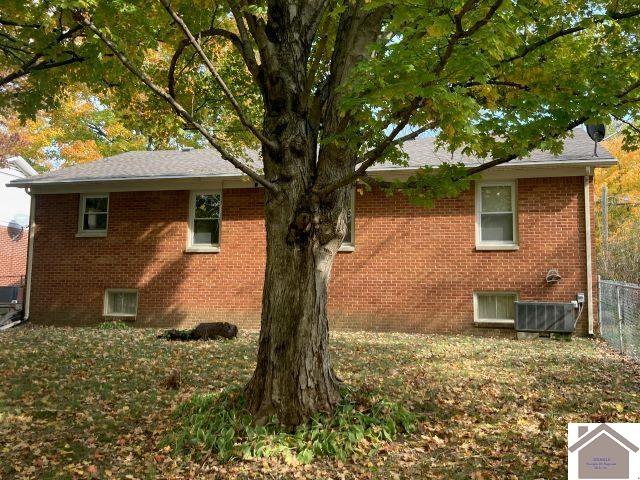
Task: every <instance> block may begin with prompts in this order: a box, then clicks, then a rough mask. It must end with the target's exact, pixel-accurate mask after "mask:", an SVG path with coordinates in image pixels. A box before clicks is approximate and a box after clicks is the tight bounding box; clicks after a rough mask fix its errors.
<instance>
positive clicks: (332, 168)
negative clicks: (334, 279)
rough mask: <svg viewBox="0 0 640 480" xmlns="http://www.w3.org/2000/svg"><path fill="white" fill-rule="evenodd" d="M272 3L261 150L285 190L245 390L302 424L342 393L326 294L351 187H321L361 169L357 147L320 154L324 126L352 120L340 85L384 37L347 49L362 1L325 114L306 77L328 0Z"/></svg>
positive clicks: (277, 204)
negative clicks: (327, 190)
mask: <svg viewBox="0 0 640 480" xmlns="http://www.w3.org/2000/svg"><path fill="white" fill-rule="evenodd" d="M269 5H270V7H269V17H268V21H267V26H266V28H265V38H264V39H263V41H262V46H261V49H260V55H261V58H262V59H263V62H262V67H261V71H260V74H261V75H260V81H261V90H262V95H263V100H264V104H265V116H264V120H263V131H264V133H265V135H266V136H267V138H270V139H273V140H275V142H274V143H275V144H276V145H277V148H274V149H273V150H272V149H271V147H268V146H264V145H263V150H262V154H263V155H262V156H263V162H264V174H265V177H266V178H267V179H268V180H269V181H270V182H272V183H274V184H276V185H277V186H278V191H277V192H274V191H271V190H265V221H266V239H267V263H266V269H265V279H264V289H263V298H262V319H261V325H260V342H259V345H258V359H257V365H256V369H255V371H254V373H253V377H252V378H251V380H250V382H249V384H248V385H247V387H246V389H245V394H246V398H247V405H248V408H249V409H250V411H251V412H253V414H254V415H255V417H256V419H257V421H263V420H265V419H266V418H267V417H269V416H271V415H276V416H277V417H278V420H279V421H280V422H281V423H283V424H286V425H290V426H295V425H299V424H301V423H304V422H305V421H307V420H308V419H309V417H310V416H312V415H313V414H315V413H317V412H331V411H332V410H333V408H334V407H335V406H336V404H337V403H338V402H339V400H340V391H339V381H338V380H337V378H336V376H335V375H334V372H333V369H332V367H331V361H330V357H329V325H328V319H327V295H328V287H329V277H330V274H331V268H332V266H333V260H334V258H335V256H336V253H337V251H338V248H339V247H340V243H341V242H342V239H343V237H344V234H345V233H346V229H347V213H348V208H349V205H350V192H351V190H350V188H342V189H339V190H337V191H335V192H333V193H332V194H330V195H328V196H327V197H323V198H318V196H317V195H315V194H314V193H313V189H314V185H317V184H328V183H329V182H331V181H335V180H336V179H338V178H342V177H343V176H344V175H346V174H347V173H348V172H350V171H353V168H354V167H355V162H356V159H355V153H354V152H356V151H357V148H352V151H349V149H348V148H346V147H344V146H342V147H340V146H336V145H330V144H325V145H323V146H322V148H321V149H320V152H318V135H319V131H320V128H321V125H322V131H323V132H324V134H325V135H327V136H331V135H332V134H334V133H339V132H340V131H342V130H341V129H342V128H343V127H344V125H342V124H343V123H348V122H349V118H345V117H344V116H343V115H341V113H340V110H339V108H338V102H337V101H336V99H337V97H335V91H334V90H336V89H338V87H339V86H340V84H341V80H340V79H342V78H346V76H347V73H348V70H349V69H350V68H351V67H352V66H353V64H354V63H355V60H354V59H356V58H360V57H361V56H362V55H364V54H365V53H366V47H367V45H368V44H370V43H371V40H372V39H375V36H373V37H372V38H370V37H371V35H368V34H367V35H364V37H366V38H364V40H362V42H361V45H360V44H357V45H356V47H357V48H355V52H354V51H353V50H352V49H350V48H348V47H349V45H348V43H349V42H348V41H355V39H357V38H359V37H358V35H357V31H358V30H360V31H362V29H361V28H360V27H362V25H361V23H362V22H364V19H367V18H369V17H370V15H369V13H368V11H366V10H363V9H360V8H359V7H357V8H356V7H353V8H354V9H355V10H354V11H355V12H356V13H354V14H351V13H350V14H349V15H346V17H347V19H346V20H345V23H347V24H349V28H348V30H349V32H350V33H349V35H347V37H348V38H346V39H345V40H344V42H343V43H345V45H343V48H342V50H344V51H345V52H350V53H348V54H345V55H339V56H340V58H342V57H345V58H346V60H344V62H343V63H344V64H345V65H344V68H338V69H337V70H336V71H334V70H332V72H331V76H332V77H335V79H337V80H331V81H330V82H328V84H327V90H326V91H327V92H328V94H329V95H334V98H333V99H331V100H329V99H327V101H326V106H325V108H324V109H323V108H320V109H317V112H320V113H319V115H320V116H322V117H323V120H322V121H320V120H319V118H318V117H317V115H316V114H313V111H316V110H314V109H315V107H314V105H315V104H314V103H313V102H314V101H313V100H310V97H309V93H310V92H309V91H307V89H306V87H305V85H306V83H307V75H308V71H307V65H308V60H309V55H310V52H311V46H312V43H313V39H314V38H315V31H316V28H317V26H318V23H319V21H320V19H321V17H322V13H323V11H324V10H325V8H326V7H327V5H328V2H324V1H311V0H309V1H307V2H301V3H300V4H298V5H293V4H291V3H287V2H275V1H274V2H270V4H269ZM361 10H363V11H361ZM378 17H380V15H378V14H376V15H373V17H372V18H373V20H371V21H377V20H376V19H378ZM380 18H381V17H380ZM347 20H348V21H347ZM378 20H379V19H378ZM365 30H366V31H367V32H368V30H367V29H365ZM320 97H322V95H320ZM323 111H324V113H322V112H323Z"/></svg>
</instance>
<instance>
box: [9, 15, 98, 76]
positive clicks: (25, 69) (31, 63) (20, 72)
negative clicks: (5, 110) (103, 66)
mask: <svg viewBox="0 0 640 480" xmlns="http://www.w3.org/2000/svg"><path fill="white" fill-rule="evenodd" d="M4 22H5V24H6V22H7V20H5V21H4ZM19 26H25V25H19ZM25 27H26V26H25ZM30 28H35V27H31V26H30ZM83 28H84V27H83V25H80V24H78V25H74V26H73V27H71V28H69V30H67V31H66V32H61V33H60V34H59V35H58V36H57V37H56V38H55V39H54V40H53V41H52V42H50V43H49V44H48V45H46V46H45V47H44V48H43V49H42V50H41V51H40V52H38V53H35V54H34V55H33V56H32V57H31V58H30V59H29V60H27V61H25V62H24V63H23V64H22V65H21V66H20V67H19V68H18V69H17V70H15V71H13V72H11V73H9V74H7V75H5V76H4V77H0V87H2V86H3V85H6V84H8V83H11V82H13V81H14V80H17V79H19V78H21V77H24V76H26V75H29V74H30V73H31V72H34V71H41V70H48V69H51V68H56V67H62V66H65V65H69V64H72V63H78V62H83V61H85V60H86V59H85V58H84V57H81V56H79V55H76V54H75V53H74V52H67V53H71V57H70V58H67V59H64V60H57V61H54V60H53V59H50V60H44V61H42V62H38V60H40V59H41V58H43V57H44V56H45V52H46V51H47V50H48V49H49V48H51V47H53V46H54V45H57V44H60V43H62V42H63V41H65V40H67V39H69V38H71V37H73V36H74V35H75V34H76V33H78V32H79V31H80V30H82V29H83Z"/></svg>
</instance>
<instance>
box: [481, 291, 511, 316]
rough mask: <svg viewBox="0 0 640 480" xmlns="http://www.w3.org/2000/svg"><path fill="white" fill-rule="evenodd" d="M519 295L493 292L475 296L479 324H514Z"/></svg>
mask: <svg viewBox="0 0 640 480" xmlns="http://www.w3.org/2000/svg"><path fill="white" fill-rule="evenodd" d="M517 300H518V294H517V293H514V292H491V293H476V294H474V302H473V310H474V317H475V321H476V322H477V323H483V322H486V323H513V321H514V320H515V319H516V305H515V303H514V302H516V301H517Z"/></svg>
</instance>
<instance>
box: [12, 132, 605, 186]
mask: <svg viewBox="0 0 640 480" xmlns="http://www.w3.org/2000/svg"><path fill="white" fill-rule="evenodd" d="M434 141H435V139H434V138H431V137H429V138H419V139H415V140H412V141H408V142H406V143H405V144H404V146H403V149H404V151H405V152H406V153H407V154H408V157H409V158H408V168H414V169H415V168H418V167H422V166H427V165H429V166H437V165H440V164H441V163H444V162H450V163H452V162H453V163H457V162H463V163H465V164H466V165H469V166H474V165H478V164H480V163H482V162H481V161H480V160H479V159H476V158H472V157H468V156H463V155H461V154H460V153H458V152H456V153H454V154H453V155H452V154H451V153H449V152H446V151H444V150H440V151H436V149H435V147H434ZM598 155H599V156H598V157H594V156H593V141H592V140H591V139H590V138H589V137H588V136H587V134H586V132H585V131H584V130H581V129H577V130H575V131H574V136H573V138H569V139H567V140H566V141H565V145H564V151H563V153H562V154H561V155H558V156H555V155H553V154H551V153H549V152H542V151H539V150H536V151H534V152H532V153H531V155H530V156H529V157H527V158H523V159H518V160H514V161H512V162H509V164H506V165H505V166H504V167H508V166H510V165H563V164H565V165H566V164H574V163H589V164H601V165H608V164H611V163H612V162H613V161H614V160H615V159H614V158H613V157H612V156H611V154H610V153H609V152H608V151H606V149H605V148H604V147H602V146H599V147H598ZM254 157H255V155H254ZM253 167H254V168H261V167H262V164H261V162H260V160H259V159H258V158H255V159H254V160H253ZM403 168H404V169H406V168H407V167H406V166H405V167H399V166H396V165H391V164H379V165H375V166H374V167H373V168H372V169H371V170H374V171H393V170H398V169H403ZM241 175H242V174H241V173H240V172H239V171H238V170H237V169H235V168H234V167H233V166H232V165H231V164H230V163H229V162H227V161H225V160H223V159H222V158H221V157H220V155H219V154H218V153H217V152H216V151H215V150H212V149H201V150H186V151H181V150H157V151H134V152H126V153H121V154H119V155H114V156H112V157H107V158H103V159H100V160H96V161H94V162H91V163H84V164H80V165H74V166H72V167H68V168H63V169H60V170H56V171H53V172H48V173H45V174H43V175H38V176H35V177H30V178H25V179H20V180H14V181H13V182H11V184H12V185H14V186H29V185H41V184H56V183H76V182H96V181H118V180H143V179H145V180H146V179H149V180H151V179H159V178H203V177H223V176H229V177H230V176H233V177H240V176H241Z"/></svg>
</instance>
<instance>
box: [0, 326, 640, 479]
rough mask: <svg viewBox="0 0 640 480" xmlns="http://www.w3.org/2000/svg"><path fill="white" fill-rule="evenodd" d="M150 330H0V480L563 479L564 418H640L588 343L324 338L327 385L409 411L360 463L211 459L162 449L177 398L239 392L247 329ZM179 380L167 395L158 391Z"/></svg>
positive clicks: (616, 371) (600, 350) (620, 366)
mask: <svg viewBox="0 0 640 480" xmlns="http://www.w3.org/2000/svg"><path fill="white" fill-rule="evenodd" d="M157 335H158V331H157V330H141V329H127V330H110V331H105V330H99V329H95V328H77V329H70V328H64V329H61V328H23V329H17V330H12V331H8V332H5V333H3V334H2V335H0V364H1V365H2V368H3V375H2V376H0V457H1V458H2V461H1V462H0V478H28V479H44V478H136V479H137V478H172V479H178V478H234V477H240V478H282V477H285V478H380V479H383V478H384V479H386V478H447V479H463V478H464V479H468V478H482V479H487V480H490V479H504V478H532V479H533V478H545V479H547V478H564V477H565V476H566V467H565V464H566V458H565V452H566V425H567V423H568V422H603V421H611V422H613V421H627V422H640V398H639V394H638V392H639V387H640V369H639V368H638V367H637V365H635V364H634V363H633V362H631V361H629V360H627V359H625V358H624V357H621V356H619V355H617V354H616V353H614V352H612V351H610V350H608V349H607V348H606V347H605V346H603V345H602V344H600V343H599V342H595V341H592V340H586V339H577V340H574V341H573V342H569V343H565V342H555V341H532V342H516V341H514V340H507V339H492V338H476V337H465V336H432V335H406V334H373V333H360V332H359V333H332V339H331V349H332V352H331V353H332V358H333V360H334V362H335V366H336V370H337V373H338V375H339V377H340V378H342V379H343V380H344V381H345V382H346V384H348V385H351V386H353V387H354V388H356V389H361V388H365V387H374V388H378V389H380V391H381V392H383V393H384V396H385V397H387V398H388V399H389V400H390V401H392V402H394V403H396V404H401V405H403V406H404V407H405V408H406V409H407V410H409V411H411V412H413V413H414V414H416V415H419V416H420V419H421V420H420V422H419V423H418V424H417V429H416V431H415V432H413V433H411V434H403V435H400V436H398V437H397V438H396V439H395V440H394V441H392V442H388V441H387V442H382V443H381V445H380V448H379V450H378V452H377V454H376V455H373V456H371V457H368V456H366V457H356V458H355V459H354V458H353V457H352V456H347V457H346V458H344V459H343V460H336V459H330V458H325V457H321V458H316V459H314V460H313V462H312V463H311V464H309V465H302V464H292V463H287V462H286V461H284V460H283V459H282V458H267V459H254V460H234V461H231V462H228V463H220V462H219V461H218V459H217V458H216V456H215V455H209V456H205V457H203V458H200V459H197V460H196V459H194V458H190V457H189V456H188V455H185V454H183V453H180V452H177V451H175V449H172V448H171V447H168V448H166V447H164V446H163V444H162V440H163V439H164V438H166V437H167V436H168V435H171V434H172V433H175V432H176V431H178V430H179V428H180V423H179V421H178V420H176V419H175V417H174V415H175V414H174V412H175V411H176V409H177V408H178V406H179V405H181V404H183V403H184V402H187V401H188V400H189V399H191V398H192V397H193V396H194V395H207V394H218V393H220V392H221V391H223V390H224V389H225V388H228V387H236V388H240V387H242V386H243V385H244V384H245V383H246V382H247V381H248V379H249V376H250V374H251V373H252V370H253V366H254V358H255V350H256V345H257V333H255V332H249V333H246V332H245V333H241V334H240V335H239V337H238V338H237V339H236V340H233V341H220V342H190V343H181V342H167V341H164V340H160V339H157V338H156V336H157ZM174 370H179V371H180V372H181V385H180V389H179V390H173V389H168V390H167V389H165V388H163V387H162V386H161V383H162V381H163V379H166V378H167V377H168V376H169V375H170V374H171V372H172V371H174Z"/></svg>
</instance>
